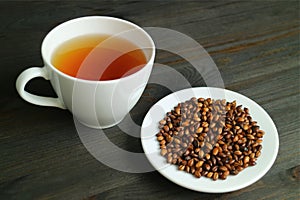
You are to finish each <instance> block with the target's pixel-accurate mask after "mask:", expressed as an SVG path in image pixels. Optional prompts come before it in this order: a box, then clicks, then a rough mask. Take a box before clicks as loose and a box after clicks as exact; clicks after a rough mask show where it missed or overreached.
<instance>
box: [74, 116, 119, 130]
mask: <svg viewBox="0 0 300 200" xmlns="http://www.w3.org/2000/svg"><path fill="white" fill-rule="evenodd" d="M123 119H124V118H122V119H121V120H119V121H117V122H115V123H113V124H110V125H107V126H95V125H90V124H87V123H85V122H82V121H80V120H79V119H77V118H76V120H77V121H78V122H80V123H81V124H82V125H84V126H86V127H89V128H93V129H106V128H111V127H113V126H115V125H117V124H119V123H120V122H121V121H122V120H123Z"/></svg>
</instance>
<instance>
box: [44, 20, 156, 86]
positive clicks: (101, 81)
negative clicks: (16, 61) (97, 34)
mask: <svg viewBox="0 0 300 200" xmlns="http://www.w3.org/2000/svg"><path fill="white" fill-rule="evenodd" d="M88 19H109V20H115V21H119V22H122V23H126V24H129V25H130V26H132V27H134V28H136V29H138V30H140V31H141V32H142V33H144V35H145V37H146V38H147V39H148V40H149V42H150V44H151V47H150V48H151V55H150V58H149V59H147V63H146V64H145V66H144V67H143V68H142V69H140V70H138V71H137V72H135V73H133V74H130V75H128V76H124V77H121V78H118V79H112V80H88V79H82V78H77V77H73V76H70V75H68V74H65V73H63V72H62V71H60V70H58V69H57V68H56V67H54V66H53V64H52V63H51V61H50V60H49V59H48V60H47V59H45V56H44V51H45V50H44V48H45V47H44V45H45V43H46V41H47V39H48V38H49V37H50V35H51V33H53V32H54V31H56V30H57V29H59V28H60V27H62V26H66V25H68V24H71V23H76V22H78V21H81V20H88ZM41 54H42V58H43V61H44V63H45V64H47V65H48V66H49V67H50V68H51V69H52V70H54V71H55V72H56V73H58V74H60V75H61V76H63V77H65V78H68V79H71V80H74V81H79V82H86V83H107V84H110V83H114V82H118V81H120V80H126V79H129V78H131V77H133V76H138V75H139V74H140V73H142V72H143V71H144V70H146V69H145V68H147V67H148V65H149V64H150V65H152V64H153V62H154V57H155V44H154V41H153V40H152V38H151V37H150V35H149V34H148V33H147V32H146V31H145V30H144V29H143V28H141V27H140V26H138V25H136V24H134V23H133V22H130V21H127V20H124V19H120V18H116V17H111V16H84V17H78V18H74V19H71V20H68V21H65V22H62V23H61V24H59V25H57V26H55V27H54V28H53V29H51V31H49V32H48V33H47V35H46V36H45V38H44V39H43V42H42V45H41Z"/></svg>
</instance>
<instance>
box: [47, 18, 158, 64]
mask: <svg viewBox="0 0 300 200" xmlns="http://www.w3.org/2000/svg"><path fill="white" fill-rule="evenodd" d="M88 34H108V35H115V36H117V37H121V38H124V39H126V40H128V41H130V42H132V43H133V44H135V45H136V46H137V47H139V48H140V49H142V50H143V52H144V54H145V56H146V59H147V61H149V60H150V59H151V57H152V54H153V52H154V51H153V49H154V46H153V43H152V40H151V39H150V38H149V36H148V35H147V34H146V33H145V32H144V31H143V30H142V29H141V28H139V27H137V26H136V25H134V24H132V23H130V22H127V21H124V20H120V19H117V18H111V17H83V18H78V19H74V20H71V21H67V22H65V23H63V24H61V25H59V26H57V27H56V28H54V29H53V30H52V31H51V32H50V33H49V34H48V35H47V36H46V37H45V39H44V41H43V44H42V55H43V58H44V60H45V61H46V62H48V64H50V63H51V56H52V54H53V52H54V51H55V49H56V48H57V47H58V46H59V45H60V44H62V43H63V42H65V41H67V40H70V39H72V38H75V37H78V36H82V35H88Z"/></svg>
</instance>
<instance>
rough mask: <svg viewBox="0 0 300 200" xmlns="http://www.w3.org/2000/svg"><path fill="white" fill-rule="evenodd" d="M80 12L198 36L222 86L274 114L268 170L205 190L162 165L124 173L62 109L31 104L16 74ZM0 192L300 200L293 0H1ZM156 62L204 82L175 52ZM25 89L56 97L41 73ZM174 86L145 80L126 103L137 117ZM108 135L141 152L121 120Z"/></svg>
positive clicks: (161, 54)
mask: <svg viewBox="0 0 300 200" xmlns="http://www.w3.org/2000/svg"><path fill="white" fill-rule="evenodd" d="M86 15H109V16H115V17H119V18H124V19H127V20H130V21H133V22H134V23H137V24H139V25H140V26H143V27H164V28H169V29H173V30H176V31H179V32H182V33H184V34H186V35H188V36H190V37H192V38H194V39H195V40H196V41H197V42H199V43H200V44H201V45H202V46H203V47H204V48H205V49H206V50H207V51H208V53H209V54H210V55H211V56H212V58H213V60H214V61H215V63H216V64H217V66H218V69H219V71H220V73H221V76H222V78H223V81H224V84H225V88H227V89H230V90H234V91H237V92H239V93H241V94H244V95H246V96H248V97H250V98H251V99H253V100H255V101H256V102H257V103H259V104H260V105H261V106H262V107H263V108H264V109H265V110H266V111H267V112H268V113H269V114H270V116H271V117H272V119H273V120H274V122H275V124H276V126H277V128H278V132H279V137H280V149H279V154H278V157H277V159H276V162H275V163H274V165H273V167H272V168H271V170H270V171H269V172H268V173H267V174H266V175H265V176H264V177H263V178H262V179H260V180H259V181H258V182H256V183H255V184H253V185H251V186H249V187H246V188H244V189H241V190H239V191H236V192H231V193H225V194H207V193H199V192H194V191H191V190H188V189H185V188H182V187H180V186H178V185H176V184H174V183H172V182H170V181H169V180H167V179H165V178H164V177H163V176H162V175H160V174H159V173H158V172H156V171H153V172H149V173H125V172H120V171H117V170H114V169H111V168H110V167H107V166H106V165H104V164H102V163H100V162H99V161H97V160H96V159H94V157H92V156H91V154H89V152H88V151H87V150H86V148H85V147H84V146H83V144H82V143H81V141H80V138H79V136H78V134H77V132H76V129H75V126H74V121H73V118H72V115H71V114H70V113H69V112H68V111H65V110H61V109H57V108H49V107H39V106H34V105H31V104H29V103H27V102H25V101H24V100H22V99H21V98H20V97H19V95H18V94H17V92H16V89H15V80H16V78H17V76H18V75H19V74H20V73H21V72H22V71H23V70H25V69H26V68H28V67H30V66H42V65H43V62H42V59H41V55H40V45H41V42H42V39H43V38H44V37H45V35H46V34H47V32H48V31H50V30H51V29H52V28H53V27H54V26H56V25H57V24H59V23H61V22H64V21H66V20H69V19H72V18H76V17H80V16H86ZM0 20H1V23H0V30H1V31H0V44H1V50H0V52H1V68H0V70H1V72H0V76H1V79H0V81H1V84H0V87H1V93H2V95H1V98H0V103H1V107H0V111H1V112H0V199H3V200H4V199H5V200H7V199H299V198H300V194H299V192H300V191H299V190H300V188H299V179H300V175H299V174H300V166H299V164H300V157H299V149H300V148H299V147H300V146H299V130H300V125H299V111H300V110H299V102H300V101H299V98H300V93H299V88H300V87H299V86H300V84H299V83H300V82H299V81H300V79H299V72H300V70H299V2H297V1H264V2H258V1H255V2H254V1H253V2H246V1H243V2H237V1H218V2H201V3H198V2H185V1H182V2H181V1H177V2H169V3H168V2H146V3H145V2H136V1H132V2H125V1H122V2H121V1H120V2H118V1H113V2H94V3H93V2H91V1H89V3H87V2H63V1H58V2H47V1H45V2H43V1H40V2H39V1H37V2H13V1H7V2H5V1H1V2H0ZM156 62H157V63H161V64H164V65H168V66H170V67H173V68H174V69H176V70H177V71H179V72H180V73H182V74H183V75H184V76H185V77H186V78H187V80H188V81H189V82H190V83H191V85H192V86H193V87H196V86H205V82H204V81H203V79H202V78H201V76H200V75H199V73H195V71H194V70H193V67H191V65H190V64H189V63H188V62H187V61H185V60H184V59H182V58H181V57H179V56H176V55H174V54H171V53H169V52H166V51H158V52H157V56H156ZM27 90H28V91H30V92H33V93H37V94H40V95H54V93H53V91H52V89H51V86H50V84H49V82H47V81H44V80H43V79H40V78H37V79H35V80H32V81H31V82H30V84H29V85H28V87H27ZM170 93H171V91H170V90H168V89H166V88H165V87H162V86H160V85H157V84H149V85H148V86H147V88H146V90H145V91H144V93H143V96H142V98H141V99H140V101H139V102H138V104H137V105H136V106H135V108H134V109H133V110H132V111H131V117H132V119H133V120H134V121H135V122H136V123H137V124H138V125H141V123H142V120H143V118H144V116H145V114H146V113H147V110H148V109H149V108H150V107H151V105H153V104H154V103H155V102H157V101H158V100H159V99H160V98H162V97H164V96H165V95H167V94H170ZM105 133H106V135H107V137H108V138H109V139H110V140H111V141H112V142H113V143H114V144H116V145H117V146H119V147H120V148H123V149H125V150H127V151H132V152H143V150H142V147H141V142H140V139H139V138H134V137H131V136H129V135H127V134H126V133H123V132H122V131H121V130H120V129H119V128H118V127H113V128H111V129H108V130H106V131H105Z"/></svg>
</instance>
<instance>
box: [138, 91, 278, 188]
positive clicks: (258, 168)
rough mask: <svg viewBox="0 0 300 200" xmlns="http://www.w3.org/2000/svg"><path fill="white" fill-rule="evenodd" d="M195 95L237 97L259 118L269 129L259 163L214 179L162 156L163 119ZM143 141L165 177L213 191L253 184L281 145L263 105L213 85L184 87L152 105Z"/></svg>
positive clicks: (261, 123)
mask: <svg viewBox="0 0 300 200" xmlns="http://www.w3.org/2000/svg"><path fill="white" fill-rule="evenodd" d="M192 97H197V98H199V97H203V98H209V97H210V98H212V99H226V101H234V100H236V102H237V105H243V107H247V108H249V111H250V115H251V116H252V118H253V120H255V121H257V123H258V125H259V126H260V128H261V129H262V130H264V131H265V135H264V137H263V143H262V146H263V148H262V152H261V156H260V157H259V158H258V160H257V164H256V165H255V166H252V167H247V168H246V169H244V170H243V171H242V172H240V173H239V174H238V175H235V176H232V175H230V176H228V177H227V179H226V180H217V181H213V180H211V179H209V178H206V177H201V178H195V177H194V176H193V175H192V174H190V173H186V172H183V171H179V170H178V169H177V165H171V164H168V163H167V162H166V159H165V158H164V157H163V156H161V155H160V148H159V143H158V141H157V140H156V136H155V135H156V134H157V133H158V132H159V129H158V124H159V121H160V120H161V119H163V118H164V116H165V114H166V113H167V112H169V111H171V110H172V109H173V108H174V106H176V105H177V104H178V103H180V102H184V101H186V100H189V99H190V98H192ZM141 140H142V146H143V149H144V152H145V154H146V156H147V158H148V159H149V161H150V163H151V164H152V165H153V166H154V168H155V169H156V170H158V171H159V172H160V173H161V174H162V175H163V176H165V177H166V178H167V179H169V180H170V181H172V182H174V183H176V184H178V185H180V186H183V187H185V188H188V189H191V190H195V191H200V192H209V193H222V192H231V191H234V190H239V189H241V188H244V187H247V186H249V185H251V184H253V183H254V182H256V181H257V180H259V179H260V178H261V177H263V176H264V175H265V174H266V173H267V171H268V170H269V169H270V168H271V166H272V165H273V163H274V161H275V159H276V156H277V153H278V147H279V139H278V133H277V130H276V127H275V124H274V122H273V121H272V119H271V117H270V116H269V115H268V114H267V112H266V111H265V110H264V109H263V108H262V107H260V106H259V105H258V104H257V103H255V102H254V101H253V100H251V99H249V98H247V97H245V96H243V95H241V94H238V93H236V92H233V91H230V90H226V89H220V88H212V87H198V88H189V89H184V90H181V91H178V92H175V93H172V94H170V95H168V96H166V97H164V98H163V99H161V100H160V101H158V102H157V103H156V104H155V105H154V106H152V107H151V109H150V110H149V111H148V113H147V115H146V117H145V119H144V121H143V124H142V129H141Z"/></svg>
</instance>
